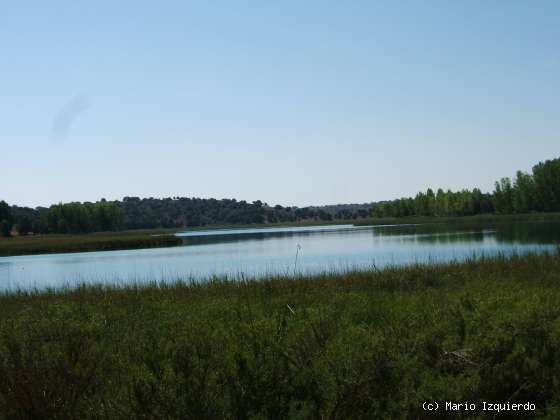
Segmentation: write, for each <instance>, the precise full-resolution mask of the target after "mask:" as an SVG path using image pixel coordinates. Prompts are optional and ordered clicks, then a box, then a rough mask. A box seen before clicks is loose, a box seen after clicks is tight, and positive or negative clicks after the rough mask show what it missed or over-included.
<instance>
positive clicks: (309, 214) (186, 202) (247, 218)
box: [0, 197, 371, 236]
mask: <svg viewBox="0 0 560 420" xmlns="http://www.w3.org/2000/svg"><path fill="white" fill-rule="evenodd" d="M364 206H365V205H355V208H354V207H353V208H348V207H343V208H338V207H337V206H334V207H333V208H332V209H331V210H330V211H325V210H323V209H322V208H320V207H304V208H299V207H295V206H294V207H283V206H280V205H276V206H273V207H272V206H269V205H268V204H266V203H263V202H261V201H260V200H257V201H253V202H252V203H249V202H246V201H244V200H241V201H237V200H235V199H222V200H217V199H213V198H210V199H204V198H188V197H173V198H161V199H158V198H139V197H124V198H123V200H122V201H107V200H105V199H102V200H101V201H98V202H95V203H90V202H86V203H79V202H72V203H60V204H56V205H53V206H51V207H49V208H46V207H37V208H35V209H32V208H29V207H18V206H9V205H8V204H7V203H5V202H4V201H2V202H1V204H0V227H1V228H2V231H1V232H0V233H1V234H2V235H3V236H9V235H10V232H11V231H12V230H15V231H17V232H18V234H20V235H25V234H28V233H35V234H37V233H40V234H44V233H62V234H65V233H89V232H100V231H116V230H122V229H154V228H181V227H198V226H207V225H250V224H259V223H282V222H299V221H304V220H311V221H312V220H316V221H329V220H333V219H356V218H360V217H369V216H371V212H370V210H369V209H367V210H366V209H364Z"/></svg>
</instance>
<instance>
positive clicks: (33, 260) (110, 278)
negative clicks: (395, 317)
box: [0, 222, 560, 292]
mask: <svg viewBox="0 0 560 420" xmlns="http://www.w3.org/2000/svg"><path fill="white" fill-rule="evenodd" d="M177 236H180V237H181V238H183V241H184V245H183V246H179V247H173V248H152V249H141V250H126V251H106V252H84V253H73V254H45V255H32V256H20V257H2V258H0V291H1V292H9V291H15V290H18V289H24V290H31V289H39V290H41V289H45V288H49V287H50V288H61V287H67V286H70V287H71V286H73V285H76V284H79V283H86V282H90V283H105V284H111V285H115V284H116V285H124V284H129V283H143V282H150V281H169V282H172V281H174V280H177V279H183V280H195V281H204V280H206V279H208V278H209V277H211V276H228V277H229V278H246V277H255V276H265V275H269V274H272V275H277V274H288V275H294V274H309V273H320V272H324V271H336V272H342V271H347V270H351V269H368V268H371V267H373V266H374V265H375V267H377V268H382V267H384V266H387V265H404V264H412V263H417V262H445V261H450V260H462V259H465V258H468V257H472V256H481V255H487V256H490V255H496V254H505V255H509V254H512V253H520V254H522V253H526V252H543V251H550V252H553V251H554V250H555V249H556V248H557V247H558V245H559V244H560V223H557V222H554V223H550V222H542V223H497V224H495V225H493V226H492V225H485V226H480V225H447V224H426V225H393V226H353V225H332V226H309V227H283V228H280V227H274V228H260V229H217V230H197V231H188V232H182V233H178V234H177Z"/></svg>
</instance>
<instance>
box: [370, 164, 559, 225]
mask: <svg viewBox="0 0 560 420" xmlns="http://www.w3.org/2000/svg"><path fill="white" fill-rule="evenodd" d="M552 211H560V159H552V160H547V161H545V162H539V163H538V164H537V165H535V166H533V168H532V173H530V174H529V173H526V172H522V171H517V173H516V176H515V178H514V179H513V180H512V179H510V178H508V177H506V178H501V179H500V180H499V181H496V183H495V185H494V191H493V192H492V193H483V192H482V191H480V189H478V188H474V189H472V190H468V189H464V190H461V191H456V192H453V191H450V190H447V191H443V190H442V189H441V188H440V189H438V190H437V192H435V193H434V191H433V190H432V189H431V188H428V190H427V191H426V192H425V193H424V192H419V193H418V194H416V196H415V197H404V198H399V199H397V200H393V201H387V202H383V203H378V204H377V205H375V206H374V208H373V216H374V217H405V216H470V215H476V214H486V213H497V214H517V213H529V212H552Z"/></svg>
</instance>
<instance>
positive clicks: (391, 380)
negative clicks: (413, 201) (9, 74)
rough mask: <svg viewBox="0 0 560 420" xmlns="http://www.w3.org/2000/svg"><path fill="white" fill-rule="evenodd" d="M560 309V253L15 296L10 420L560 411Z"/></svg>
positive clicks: (9, 337) (10, 314)
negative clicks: (532, 407)
mask: <svg viewBox="0 0 560 420" xmlns="http://www.w3.org/2000/svg"><path fill="white" fill-rule="evenodd" d="M559 302H560V253H557V254H555V255H541V256H534V255H529V256H523V257H512V258H489V259H481V260H473V261H468V262H465V263H452V264H446V265H434V266H414V267H408V268H389V269H386V270H382V271H372V272H365V273H348V274H345V275H323V276H319V277H313V278H307V277H304V278H298V279H295V280H294V279H290V278H282V277H278V278H274V279H268V280H264V281H246V282H244V283H228V282H226V281H223V280H218V279H216V280H214V281H212V282H210V283H209V284H205V285H188V284H178V285H174V286H160V287H157V286H156V285H153V286H151V287H146V288H142V289H136V288H129V289H113V290H111V289H104V288H101V287H99V288H96V287H83V288H81V289H78V290H75V291H68V292H62V293H38V294H25V293H21V294H17V295H6V296H0V418H5V419H18V418H19V419H31V418H54V417H56V418H61V419H66V418H68V419H70V418H83V419H85V418H111V419H113V418H116V419H121V418H122V419H129V418H146V419H160V418H170V419H175V418H177V419H179V418H181V419H189V418H190V419H207V418H208V419H212V418H255V419H256V418H259V419H264V418H279V419H280V418H281V419H284V418H344V419H346V418H352V419H360V418H364V419H366V418H367V419H371V418H426V417H429V416H428V415H427V413H426V412H424V411H423V409H422V403H423V402H424V401H426V400H432V401H433V400H437V401H443V400H447V401H457V402H459V401H461V402H463V401H474V402H480V401H482V400H484V401H490V402H501V403H503V402H506V401H509V402H510V403H513V402H532V403H534V404H536V409H537V410H536V411H535V412H529V413H521V414H522V415H519V413H511V412H510V413H506V414H509V417H510V418H512V417H513V418H531V417H546V418H550V419H553V418H558V416H559V415H560V382H559V380H558V378H560V305H559V304H558V303H559ZM440 414H446V417H449V418H456V417H457V416H456V415H455V414H454V413H445V412H440ZM469 414H473V413H469ZM474 414H475V415H479V416H480V417H481V418H486V417H487V418H490V417H492V416H491V414H495V413H483V412H476V413H474ZM512 414H513V415H512Z"/></svg>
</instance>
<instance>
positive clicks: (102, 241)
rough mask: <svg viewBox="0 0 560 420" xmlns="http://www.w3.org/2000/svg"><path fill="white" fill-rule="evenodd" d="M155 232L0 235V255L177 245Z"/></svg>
mask: <svg viewBox="0 0 560 420" xmlns="http://www.w3.org/2000/svg"><path fill="white" fill-rule="evenodd" d="M157 233H158V231H153V232H152V231H149V232H147V231H138V232H133V231H132V232H110V233H90V234H83V235H55V234H52V235H37V236H17V237H13V238H0V257H5V256H11V255H31V254H52V253H62V252H88V251H110V250H117V249H138V248H154V247H162V246H175V245H180V244H181V243H182V240H181V239H180V238H177V237H175V236H172V235H165V234H161V235H157V236H156V234H157Z"/></svg>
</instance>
